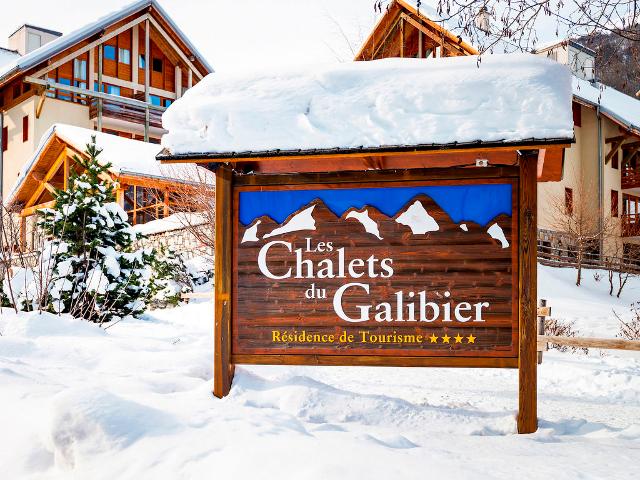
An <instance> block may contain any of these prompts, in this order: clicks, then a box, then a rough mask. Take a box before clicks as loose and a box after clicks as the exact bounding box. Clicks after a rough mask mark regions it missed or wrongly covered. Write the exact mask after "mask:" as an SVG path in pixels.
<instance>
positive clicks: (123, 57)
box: [118, 48, 131, 65]
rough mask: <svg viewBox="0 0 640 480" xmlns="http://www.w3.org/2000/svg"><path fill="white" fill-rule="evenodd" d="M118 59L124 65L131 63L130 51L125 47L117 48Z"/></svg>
mask: <svg viewBox="0 0 640 480" xmlns="http://www.w3.org/2000/svg"><path fill="white" fill-rule="evenodd" d="M118 61H119V62H120V63H124V64H125V65H131V51H130V50H129V49H127V48H119V49H118Z"/></svg>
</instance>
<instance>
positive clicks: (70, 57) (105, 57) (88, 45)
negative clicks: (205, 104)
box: [0, 0, 213, 198]
mask: <svg viewBox="0 0 640 480" xmlns="http://www.w3.org/2000/svg"><path fill="white" fill-rule="evenodd" d="M23 30H24V32H23ZM21 38H28V39H30V40H29V41H28V42H30V43H27V44H24V42H27V40H24V41H22V40H20V39H21ZM34 38H37V39H39V40H38V42H36V44H35V45H32V44H31V43H32V42H33V39H34ZM12 41H13V43H12ZM21 42H22V43H21ZM10 45H14V46H15V48H16V50H15V52H14V54H13V55H9V56H7V55H5V56H4V57H3V58H4V61H2V59H0V114H1V115H0V127H1V130H0V135H1V136H2V150H1V151H0V160H2V163H3V166H4V173H3V180H4V181H3V187H4V189H3V193H4V197H5V198H6V195H7V193H8V192H9V191H10V190H11V186H12V185H13V183H14V181H15V180H16V177H17V175H18V172H20V170H21V169H22V166H23V165H24V163H25V162H26V161H27V160H28V159H29V158H30V157H31V154H32V153H33V151H34V150H35V148H36V146H37V145H38V141H39V139H40V138H41V137H42V135H43V134H44V133H45V132H46V131H47V130H48V129H49V128H50V127H51V126H52V125H53V124H55V123H66V124H73V125H76V126H79V127H83V128H87V129H91V130H96V131H98V132H106V133H111V134H114V135H119V136H122V137H125V138H130V139H137V140H145V141H149V142H155V143H159V141H160V137H161V136H162V134H163V132H164V130H163V129H162V121H161V116H162V113H163V111H164V110H165V109H166V108H167V107H168V106H169V105H170V104H171V103H172V102H174V101H175V100H176V99H178V98H180V97H181V96H182V95H183V93H184V92H185V91H186V90H187V89H188V88H190V87H191V86H193V85H195V84H196V83H197V82H199V81H200V80H201V79H202V78H203V77H204V76H205V75H207V74H208V73H210V72H212V71H213V70H212V68H211V66H210V65H209V64H208V63H207V62H206V60H205V59H204V58H203V56H202V55H201V54H200V53H198V51H197V50H196V48H195V47H194V46H193V45H192V43H191V42H190V41H189V39H188V38H187V37H186V35H185V34H184V33H183V32H182V31H181V30H180V29H179V28H178V26H177V25H176V24H175V23H174V22H173V21H172V20H171V18H170V17H169V16H168V15H167V14H166V12H165V11H164V10H163V9H162V7H161V6H160V4H159V3H158V2H157V1H156V0H138V1H135V2H134V3H131V4H129V5H127V6H125V7H123V8H122V9H120V10H117V11H115V12H113V13H111V14H109V15H106V16H105V17H102V18H100V19H97V20H96V21H93V22H91V23H89V24H87V25H85V26H84V27H81V28H79V29H78V30H76V31H74V32H71V33H68V34H65V35H61V34H59V33H57V32H50V31H47V30H46V29H39V28H36V27H33V26H30V25H25V26H23V27H21V29H19V30H18V31H17V32H16V33H15V34H14V35H12V37H11V38H10ZM34 47H39V48H34Z"/></svg>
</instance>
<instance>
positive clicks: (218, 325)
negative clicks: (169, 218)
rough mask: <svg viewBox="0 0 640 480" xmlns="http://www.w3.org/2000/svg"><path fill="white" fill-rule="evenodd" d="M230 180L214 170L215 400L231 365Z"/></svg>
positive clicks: (227, 384) (226, 172) (227, 382)
mask: <svg viewBox="0 0 640 480" xmlns="http://www.w3.org/2000/svg"><path fill="white" fill-rule="evenodd" d="M232 179H233V170H232V169H231V167H229V166H228V165H222V166H220V167H219V168H218V169H217V170H216V193H215V195H216V197H215V201H216V207H215V208H216V229H215V232H216V233H215V252H216V255H215V265H214V271H215V273H214V275H215V279H216V281H215V283H214V292H215V302H214V306H215V318H214V334H213V339H214V340H213V341H214V363H213V394H214V395H215V396H216V397H218V398H222V397H224V396H226V395H227V394H228V393H229V390H230V389H231V382H232V380H233V370H234V369H233V364H232V363H231V308H232V304H233V301H232V288H231V277H232V264H231V252H232V243H233V228H232V223H231V219H232V218H233V212H232V206H233V190H232Z"/></svg>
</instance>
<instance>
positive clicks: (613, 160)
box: [611, 152, 619, 170]
mask: <svg viewBox="0 0 640 480" xmlns="http://www.w3.org/2000/svg"><path fill="white" fill-rule="evenodd" d="M618 161H619V160H618V152H616V153H615V154H614V155H613V157H611V168H613V169H615V170H618V167H619V165H618Z"/></svg>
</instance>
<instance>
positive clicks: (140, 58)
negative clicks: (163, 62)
mask: <svg viewBox="0 0 640 480" xmlns="http://www.w3.org/2000/svg"><path fill="white" fill-rule="evenodd" d="M145 63H146V62H145V60H144V53H141V54H140V55H138V67H139V68H144V66H145Z"/></svg>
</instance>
